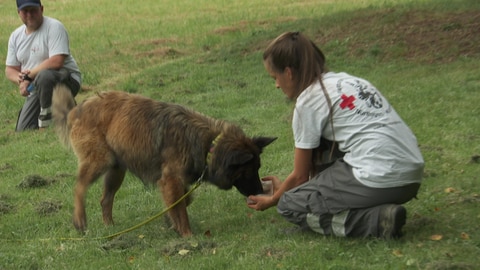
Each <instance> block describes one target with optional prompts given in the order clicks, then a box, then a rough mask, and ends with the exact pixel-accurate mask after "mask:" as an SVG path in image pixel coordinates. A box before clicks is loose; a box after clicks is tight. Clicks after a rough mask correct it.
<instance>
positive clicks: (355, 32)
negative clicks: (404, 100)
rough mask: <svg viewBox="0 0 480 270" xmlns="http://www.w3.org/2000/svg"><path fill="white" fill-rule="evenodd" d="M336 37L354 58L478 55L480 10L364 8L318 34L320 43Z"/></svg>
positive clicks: (451, 58) (443, 59) (442, 59)
mask: <svg viewBox="0 0 480 270" xmlns="http://www.w3.org/2000/svg"><path fill="white" fill-rule="evenodd" d="M323 30H325V31H323ZM335 40H338V41H341V42H344V44H346V46H347V54H348V55H350V56H352V57H362V56H366V55H368V54H374V55H375V56H379V57H381V58H382V59H384V60H391V59H392V58H405V59H407V60H409V61H416V62H430V63H433V62H450V61H454V60H456V59H458V58H459V57H478V56H480V46H479V45H478V44H480V11H479V10H472V11H463V12H438V11H429V10H428V11H427V10H410V11H398V10H396V9H384V10H362V11H360V12H356V13H355V14H353V15H352V17H350V18H349V19H348V20H344V21H339V24H336V25H335V26H331V27H330V26H325V27H324V28H323V29H321V31H320V32H318V33H317V35H316V36H315V41H316V42H317V44H326V43H328V42H332V41H335Z"/></svg>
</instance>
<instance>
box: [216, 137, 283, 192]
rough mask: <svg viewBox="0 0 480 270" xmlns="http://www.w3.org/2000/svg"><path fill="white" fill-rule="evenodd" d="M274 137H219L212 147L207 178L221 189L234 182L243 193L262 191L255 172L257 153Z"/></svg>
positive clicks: (256, 170)
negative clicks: (208, 176)
mask: <svg viewBox="0 0 480 270" xmlns="http://www.w3.org/2000/svg"><path fill="white" fill-rule="evenodd" d="M276 139H277V138H270V137H254V138H247V137H241V139H239V138H238V137H237V138H229V137H226V136H225V137H222V138H221V139H220V140H219V141H218V142H217V144H216V145H215V148H214V150H213V154H212V160H211V164H210V165H209V175H210V178H209V181H210V182H211V183H212V184H214V185H216V186H218V187H219V188H221V189H225V190H227V189H231V188H232V187H233V186H235V187H236V188H237V189H238V191H239V192H240V193H242V194H243V195H244V196H250V195H256V194H260V193H263V189H262V183H261V182H260V181H261V180H260V177H259V175H258V170H259V169H260V154H261V153H262V150H263V148H264V147H265V146H267V145H269V144H270V143H272V142H273V141H274V140H276Z"/></svg>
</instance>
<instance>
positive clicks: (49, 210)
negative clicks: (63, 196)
mask: <svg viewBox="0 0 480 270" xmlns="http://www.w3.org/2000/svg"><path fill="white" fill-rule="evenodd" d="M61 208H62V203H61V202H60V201H54V200H45V201H41V202H39V203H37V204H36V205H35V212H36V213H37V214H39V215H41V216H46V215H49V214H53V213H56V212H58V211H59V210H60V209H61Z"/></svg>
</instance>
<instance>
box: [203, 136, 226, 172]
mask: <svg viewBox="0 0 480 270" xmlns="http://www.w3.org/2000/svg"><path fill="white" fill-rule="evenodd" d="M221 138H222V133H220V134H218V136H217V137H215V139H214V140H213V141H212V144H210V149H209V151H208V153H207V166H209V165H210V164H211V163H212V154H213V150H214V149H215V146H217V143H218V141H219V140H220V139H221Z"/></svg>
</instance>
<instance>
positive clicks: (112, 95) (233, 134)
mask: <svg viewBox="0 0 480 270" xmlns="http://www.w3.org/2000/svg"><path fill="white" fill-rule="evenodd" d="M52 116H53V120H54V124H55V129H56V132H57V134H58V136H59V138H60V141H62V142H63V143H64V144H65V145H67V146H71V148H72V149H73V151H74V152H75V154H76V156H77V158H78V175H77V182H76V186H75V192H74V194H75V195H74V204H75V207H74V213H73V224H74V226H75V227H76V228H77V230H79V231H84V230H85V229H86V226H87V221H86V213H85V195H86V192H87V189H88V187H89V185H90V184H92V183H93V182H94V181H95V180H96V179H97V178H99V177H100V176H102V175H104V191H103V195H102V199H101V202H100V203H101V207H102V214H103V222H104V223H105V224H113V218H112V208H113V201H114V197H115V193H116V192H117V190H118V189H119V188H120V186H121V184H122V182H123V179H124V176H125V173H126V171H127V170H129V171H130V172H132V173H133V174H134V175H136V176H137V177H139V178H140V179H142V181H143V182H144V183H155V184H157V185H158V187H159V188H160V191H161V193H162V198H163V200H164V202H165V205H167V206H169V205H172V204H173V203H174V202H176V201H177V200H178V199H179V198H180V197H181V196H183V195H184V194H185V193H186V191H187V190H188V188H189V185H190V184H192V183H194V182H195V181H196V180H197V179H198V178H199V177H200V176H201V174H202V172H203V171H204V170H206V171H205V176H204V179H206V180H207V181H208V182H210V183H212V184H214V185H216V186H217V187H219V188H220V189H224V190H228V189H231V188H232V187H233V186H235V187H236V188H237V189H238V191H239V192H240V193H242V194H243V195H245V196H248V195H252V194H259V193H262V185H261V182H260V179H259V175H258V170H259V168H260V154H261V152H262V150H263V148H264V147H265V146H267V145H269V144H270V143H271V142H273V141H274V140H275V139H276V138H267V137H254V138H248V137H246V136H245V134H244V132H243V131H242V130H241V129H240V128H239V127H237V126H235V125H232V124H229V123H227V122H225V121H221V120H216V119H213V118H209V117H207V116H204V115H202V114H200V113H198V112H194V111H192V110H190V109H187V108H185V107H182V106H180V105H178V104H171V103H165V102H160V101H154V100H152V99H149V98H146V97H142V96H140V95H134V94H128V93H124V92H115V91H112V92H104V93H100V94H98V95H96V96H93V97H90V98H88V99H86V100H85V101H84V102H83V103H81V104H79V105H78V106H75V102H74V99H73V97H72V95H71V94H70V91H69V90H68V88H67V87H66V86H64V85H58V86H56V88H55V90H54V93H53V100H52ZM219 135H220V136H219ZM217 136H218V137H217ZM216 138H217V139H216ZM212 142H214V144H215V145H214V146H212ZM209 153H210V154H209ZM207 155H209V156H210V157H209V158H208V160H210V162H207ZM207 163H208V164H207ZM206 167H207V169H205V168H206ZM188 203H189V200H184V201H182V202H181V203H179V204H178V205H177V206H175V207H174V208H173V209H172V210H170V211H169V213H168V214H169V217H170V220H171V223H172V225H173V227H174V229H175V230H176V231H177V232H178V233H179V234H180V235H182V236H189V235H191V233H192V232H191V229H190V224H189V221H188V216H187V205H188Z"/></svg>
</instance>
